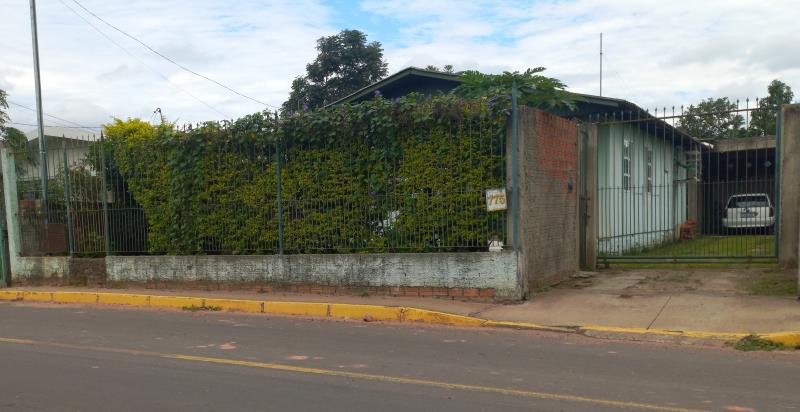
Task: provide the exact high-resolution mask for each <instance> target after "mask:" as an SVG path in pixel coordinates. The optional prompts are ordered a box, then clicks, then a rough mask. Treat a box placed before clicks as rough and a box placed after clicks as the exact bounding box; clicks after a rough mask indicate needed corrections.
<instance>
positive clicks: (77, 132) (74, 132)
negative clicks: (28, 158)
mask: <svg viewBox="0 0 800 412" xmlns="http://www.w3.org/2000/svg"><path fill="white" fill-rule="evenodd" d="M98 134H99V133H95V132H90V131H87V130H84V129H78V128H72V127H57V126H45V127H44V135H45V136H47V137H49V138H57V139H61V138H66V139H68V140H81V141H92V140H95V139H96V138H97V135H98ZM25 136H26V137H27V138H28V140H29V141H34V140H36V139H38V138H39V128H38V127H37V128H35V129H33V130H30V131H29V132H27V133H25ZM47 141H50V139H48V140H47Z"/></svg>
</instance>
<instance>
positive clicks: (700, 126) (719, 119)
mask: <svg viewBox="0 0 800 412" xmlns="http://www.w3.org/2000/svg"><path fill="white" fill-rule="evenodd" d="M736 109H737V105H736V102H731V101H730V100H728V98H727V97H722V98H719V99H713V98H708V99H706V100H703V101H702V102H700V103H698V104H697V105H694V106H689V108H688V109H687V110H686V112H684V116H683V117H682V118H681V119H680V121H679V122H678V128H680V129H681V130H683V131H684V132H685V133H686V134H688V135H689V136H692V137H696V138H698V139H717V138H729V137H746V136H747V135H748V134H747V131H746V130H745V128H744V123H745V121H744V117H742V115H740V114H738V113H736V112H735V110H736Z"/></svg>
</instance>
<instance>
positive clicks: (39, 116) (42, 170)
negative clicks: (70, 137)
mask: <svg viewBox="0 0 800 412" xmlns="http://www.w3.org/2000/svg"><path fill="white" fill-rule="evenodd" d="M30 5H31V38H32V42H33V79H34V82H35V87H36V124H37V125H38V126H39V136H38V137H39V174H40V178H41V180H42V207H43V211H44V223H45V224H47V223H48V222H49V221H50V212H49V208H48V204H47V143H46V142H45V141H44V117H43V113H42V81H41V77H40V75H39V39H38V33H37V30H36V0H30Z"/></svg>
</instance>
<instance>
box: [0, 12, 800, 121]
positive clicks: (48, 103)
mask: <svg viewBox="0 0 800 412" xmlns="http://www.w3.org/2000/svg"><path fill="white" fill-rule="evenodd" d="M78 1H79V2H80V3H81V4H82V5H83V6H85V7H86V8H87V9H89V10H91V11H92V12H94V13H95V14H97V15H98V16H100V17H102V18H103V19H105V20H107V21H108V22H110V23H112V24H114V25H115V26H117V27H119V28H121V29H122V30H124V31H126V32H128V33H130V34H132V35H133V36H135V37H137V38H139V39H141V40H142V41H143V42H145V43H147V44H149V45H151V46H152V47H153V48H154V49H156V50H158V51H159V52H160V53H162V54H164V55H166V56H169V57H170V58H172V59H173V60H175V61H177V62H178V63H180V64H182V65H184V66H186V67H189V68H191V69H192V70H194V71H196V72H198V73H201V74H203V75H205V76H208V77H211V78H213V79H215V80H217V81H219V82H221V83H223V84H225V85H227V86H230V87H231V88H233V89H235V90H237V91H239V92H241V93H242V94H245V95H247V96H250V97H253V98H255V99H256V100H259V101H261V102H264V103H268V104H270V105H273V106H280V105H281V103H282V102H283V101H284V100H285V99H286V98H287V96H288V92H289V88H290V85H291V82H292V79H293V78H294V77H296V76H299V75H302V74H303V73H304V71H305V65H306V64H307V63H308V62H310V61H312V60H313V59H314V58H315V56H316V51H315V45H316V40H317V39H318V38H319V37H321V36H328V35H332V34H336V33H337V32H339V31H340V30H342V29H358V30H361V31H364V32H365V33H367V35H368V39H369V40H370V41H378V42H380V43H381V44H382V45H383V48H384V57H385V58H386V60H387V62H388V63H389V73H393V72H396V71H399V70H401V69H403V68H405V67H408V66H418V67H425V66H427V65H429V64H430V65H437V66H443V65H446V64H452V65H453V66H454V67H455V69H456V70H480V71H483V72H488V73H499V72H502V71H505V70H510V71H514V70H519V71H522V70H525V69H526V68H528V67H538V66H544V67H546V68H547V71H546V72H545V73H546V74H548V75H549V76H552V77H556V78H558V79H561V80H562V81H564V82H565V83H566V84H567V85H568V88H569V90H571V91H575V92H581V93H589V94H597V93H598V92H599V34H600V33H601V32H602V33H603V45H604V56H603V57H604V58H603V70H604V76H603V95H605V96H611V97H616V98H622V99H627V100H630V101H632V102H634V103H637V104H638V105H640V106H642V107H645V108H655V107H672V106H676V107H678V106H681V105H686V106H688V105H689V104H692V103H697V102H698V101H700V100H702V99H704V98H708V97H712V96H713V97H722V96H726V97H729V98H731V99H742V100H743V99H745V98H751V99H752V98H755V97H760V96H764V95H765V94H766V86H767V84H768V83H769V82H770V81H771V80H773V79H781V80H782V81H784V82H786V83H788V84H789V85H790V86H792V87H793V88H794V89H795V90H796V94H800V42H798V41H797V39H796V36H795V35H793V32H795V31H796V26H797V24H798V22H800V7H797V0H785V1H782V0H775V1H769V0H761V1H746V0H702V1H698V0H693V1H683V0H671V1H670V0H659V1H650V0H636V1H623V0H613V1H612V0H605V1H600V0H558V1H556V0H553V1H549V0H534V1H514V0H494V1H482V0H475V1H468V0H455V1H451V0H404V1H379V0H361V1H357V0H327V1H326V0H287V1H283V0H275V1H267V0H261V1H256V0H157V1H156V0H136V1H120V0H78ZM37 11H38V23H39V24H38V27H39V48H40V58H41V78H42V94H43V107H44V113H45V114H47V115H49V116H47V117H45V124H48V125H65V124H67V125H73V126H74V125H75V124H79V125H81V126H98V125H101V124H104V123H108V122H109V121H111V120H112V118H113V117H117V118H123V119H125V118H142V119H145V120H153V119H154V118H155V116H156V115H155V114H154V111H155V110H156V108H160V109H161V112H162V113H163V114H164V116H165V118H166V119H168V120H170V121H176V122H178V123H179V124H180V123H185V122H199V121H204V120H214V119H224V118H229V119H230V118H236V117H240V116H242V115H245V114H248V113H253V112H257V111H261V110H264V109H265V106H264V105H262V104H260V103H256V102H253V101H251V100H248V99H246V98H243V97H241V96H239V95H237V94H234V93H232V92H230V91H228V90H226V89H224V88H222V87H220V86H218V85H215V84H213V83H211V82H208V81H206V80H203V79H201V78H199V77H196V76H194V75H192V74H189V73H187V72H185V71H183V70H181V69H179V68H177V67H175V66H174V65H172V64H170V63H168V62H167V61H165V60H163V59H161V58H160V57H157V56H156V55H154V54H153V53H151V52H149V51H148V50H146V49H145V48H143V47H142V46H141V45H139V44H137V43H136V42H134V41H133V40H131V39H129V38H126V37H124V36H123V35H121V34H120V33H119V32H116V31H114V30H113V29H111V28H109V27H108V26H106V25H104V24H103V23H101V22H100V21H98V20H96V19H95V18H94V17H92V16H91V15H89V14H88V13H87V12H86V11H85V10H84V9H82V8H81V7H80V6H79V5H78V4H76V3H75V2H74V0H38V1H37ZM0 12H2V15H3V20H2V25H0V89H3V90H6V91H7V92H8V94H9V100H10V101H11V102H12V105H11V107H10V108H9V114H10V116H11V119H12V122H15V124H12V126H15V127H18V128H20V129H22V130H25V131H27V130H30V129H32V128H33V127H31V126H27V125H26V124H34V123H35V122H36V116H35V113H34V112H33V111H31V110H28V109H25V108H22V107H21V106H20V105H22V106H27V107H30V108H33V107H35V106H34V105H35V97H34V96H35V95H34V80H33V59H32V52H31V31H30V8H29V4H28V1H27V0H0ZM87 22H88V23H87ZM266 108H267V109H272V108H270V107H266ZM50 116H55V117H58V118H60V119H63V120H60V119H56V118H54V117H50ZM64 120H67V121H70V122H72V123H65V122H64Z"/></svg>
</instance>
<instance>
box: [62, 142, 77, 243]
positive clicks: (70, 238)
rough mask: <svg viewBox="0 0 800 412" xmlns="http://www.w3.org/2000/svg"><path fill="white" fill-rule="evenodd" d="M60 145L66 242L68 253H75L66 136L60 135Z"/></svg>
mask: <svg viewBox="0 0 800 412" xmlns="http://www.w3.org/2000/svg"><path fill="white" fill-rule="evenodd" d="M61 147H62V149H63V151H64V202H65V203H66V206H67V242H68V245H69V255H70V256H72V254H73V253H75V236H74V234H73V233H72V195H71V193H70V187H69V166H68V165H67V138H66V136H63V135H62V137H61Z"/></svg>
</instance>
